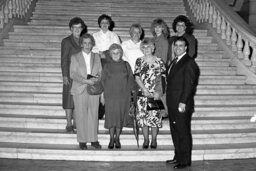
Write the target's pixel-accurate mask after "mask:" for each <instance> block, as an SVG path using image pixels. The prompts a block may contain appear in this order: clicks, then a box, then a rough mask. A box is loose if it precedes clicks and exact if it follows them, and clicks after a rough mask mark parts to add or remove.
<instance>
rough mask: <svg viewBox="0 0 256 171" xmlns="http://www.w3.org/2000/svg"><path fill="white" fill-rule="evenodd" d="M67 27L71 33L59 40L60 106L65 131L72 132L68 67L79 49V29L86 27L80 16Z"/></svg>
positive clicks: (71, 104) (70, 82) (70, 84)
mask: <svg viewBox="0 0 256 171" xmlns="http://www.w3.org/2000/svg"><path fill="white" fill-rule="evenodd" d="M69 28H70V31H71V33H72V34H71V35H69V36H68V37H66V38H64V39H63V40H62V42H61V71H62V77H63V91H62V107H63V109H64V110H65V113H66V119H67V126H66V131H67V132H69V133H72V132H73V129H74V127H75V124H74V123H73V124H74V125H72V115H73V109H74V102H73V97H72V95H71V94H70V89H71V86H72V80H71V79H70V73H69V67H70V62H71V56H72V55H73V54H75V53H78V52H79V51H81V46H80V45H79V37H80V33H81V31H82V30H83V29H84V30H85V29H86V28H87V27H86V25H85V24H84V21H83V20H82V19H81V18H79V17H74V18H72V19H71V20H70V22H69ZM73 117H74V116H73Z"/></svg>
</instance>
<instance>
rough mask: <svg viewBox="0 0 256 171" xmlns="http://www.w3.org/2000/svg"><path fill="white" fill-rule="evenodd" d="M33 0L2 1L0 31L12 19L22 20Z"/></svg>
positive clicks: (0, 6) (0, 5)
mask: <svg viewBox="0 0 256 171" xmlns="http://www.w3.org/2000/svg"><path fill="white" fill-rule="evenodd" d="M32 1H33V0H2V1H1V2H0V29H3V28H4V25H5V24H6V23H8V22H9V20H11V19H13V18H24V17H25V15H26V13H27V11H28V9H29V7H30V4H31V3H32Z"/></svg>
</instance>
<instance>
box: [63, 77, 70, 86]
mask: <svg viewBox="0 0 256 171" xmlns="http://www.w3.org/2000/svg"><path fill="white" fill-rule="evenodd" d="M63 84H64V85H69V81H68V77H63Z"/></svg>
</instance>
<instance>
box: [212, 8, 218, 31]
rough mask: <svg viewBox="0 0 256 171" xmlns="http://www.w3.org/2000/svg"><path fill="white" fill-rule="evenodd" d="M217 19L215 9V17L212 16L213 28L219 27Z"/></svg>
mask: <svg viewBox="0 0 256 171" xmlns="http://www.w3.org/2000/svg"><path fill="white" fill-rule="evenodd" d="M216 19H217V11H216V10H215V8H213V15H212V27H213V28H216V26H217V24H216Z"/></svg>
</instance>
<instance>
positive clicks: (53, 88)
mask: <svg viewBox="0 0 256 171" xmlns="http://www.w3.org/2000/svg"><path fill="white" fill-rule="evenodd" d="M0 91H14V92H31V93H32V92H36V93H43V92H44V93H61V92H62V83H47V82H12V81H1V82H0ZM200 94H209V95H217V94H220V95H228V94H233V95H235V94H237V95H239V94H240V95H246V94H256V87H255V86H253V87H251V86H246V85H244V86H240V87H238V86H237V87H221V86H219V85H214V86H212V87H202V86H200V85H199V86H198V87H197V95H200Z"/></svg>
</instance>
